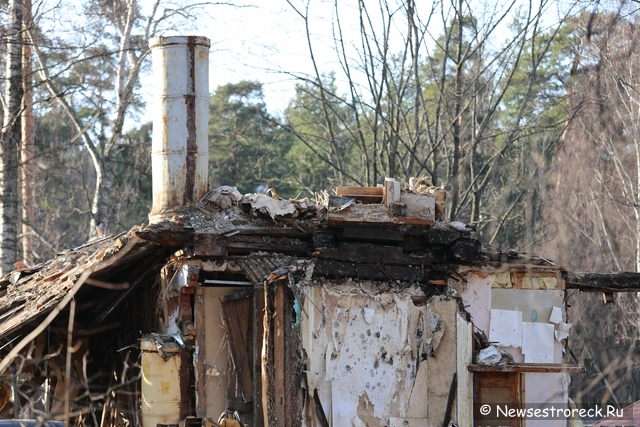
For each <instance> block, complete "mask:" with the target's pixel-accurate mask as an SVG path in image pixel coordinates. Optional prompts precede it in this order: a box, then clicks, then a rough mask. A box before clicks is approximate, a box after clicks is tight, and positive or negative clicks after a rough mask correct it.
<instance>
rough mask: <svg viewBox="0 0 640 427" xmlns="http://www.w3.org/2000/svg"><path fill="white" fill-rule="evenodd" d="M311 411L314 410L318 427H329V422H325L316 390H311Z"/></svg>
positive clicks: (325, 417)
mask: <svg viewBox="0 0 640 427" xmlns="http://www.w3.org/2000/svg"><path fill="white" fill-rule="evenodd" d="M313 409H314V410H315V413H316V418H317V419H318V423H319V424H320V427H329V421H328V420H327V416H326V415H325V413H324V409H323V408H322V402H321V401H320V396H319V395H318V389H317V388H314V389H313Z"/></svg>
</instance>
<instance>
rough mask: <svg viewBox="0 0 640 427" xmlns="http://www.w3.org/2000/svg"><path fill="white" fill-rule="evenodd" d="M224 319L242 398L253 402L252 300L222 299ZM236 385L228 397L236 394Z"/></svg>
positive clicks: (245, 298)
mask: <svg viewBox="0 0 640 427" xmlns="http://www.w3.org/2000/svg"><path fill="white" fill-rule="evenodd" d="M220 306H221V307H222V319H223V322H224V325H225V328H226V329H227V342H228V343H229V349H230V351H231V357H232V359H233V364H234V365H235V374H236V376H237V377H238V384H239V386H240V394H241V395H240V396H239V397H241V398H242V400H244V401H245V402H248V401H251V400H253V396H252V395H253V387H252V382H251V362H250V361H251V360H252V357H251V356H252V352H251V351H250V348H249V346H248V344H249V342H250V341H249V328H250V326H249V319H250V314H251V299H250V298H249V297H248V296H245V297H244V298H240V299H234V298H233V297H230V298H229V299H227V300H226V298H221V300H220ZM235 388H236V385H235V384H231V390H227V396H233V395H234V394H235Z"/></svg>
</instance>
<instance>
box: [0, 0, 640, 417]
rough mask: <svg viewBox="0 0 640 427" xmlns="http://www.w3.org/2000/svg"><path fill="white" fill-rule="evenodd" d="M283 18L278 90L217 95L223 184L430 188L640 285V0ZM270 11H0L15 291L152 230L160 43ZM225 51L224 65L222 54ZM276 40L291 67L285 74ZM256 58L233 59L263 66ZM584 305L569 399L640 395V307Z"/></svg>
mask: <svg viewBox="0 0 640 427" xmlns="http://www.w3.org/2000/svg"><path fill="white" fill-rule="evenodd" d="M31 1H33V3H31ZM279 3H281V4H279V6H278V7H280V8H281V9H282V10H285V11H286V13H288V14H289V15H288V16H290V17H293V18H294V19H291V20H289V22H288V23H286V24H283V25H284V26H286V27H287V30H288V31H291V29H292V28H293V27H295V28H296V31H297V32H296V33H295V37H294V38H291V37H289V38H283V39H282V41H281V42H273V41H272V40H271V41H267V40H265V42H264V44H263V49H262V50H261V51H260V50H259V51H258V52H257V56H255V57H256V58H257V57H258V56H259V57H260V58H261V59H260V62H258V60H257V59H256V61H257V62H256V64H258V63H259V65H257V66H259V67H261V72H263V75H264V76H266V79H267V80H269V84H268V85H267V84H265V83H264V82H263V81H259V80H253V79H251V80H238V79H233V80H231V81H229V82H228V83H224V84H220V85H217V87H212V88H211V89H212V96H211V102H210V125H209V144H210V146H209V151H210V182H211V185H212V186H214V185H218V184H227V185H236V186H237V187H238V189H239V190H240V191H241V192H243V193H244V192H254V191H263V192H264V191H266V190H267V189H269V188H273V189H275V190H276V191H277V194H278V195H279V196H281V197H311V198H313V197H314V195H315V194H316V192H319V191H322V190H326V191H331V189H332V188H335V186H337V185H361V186H375V185H376V184H379V183H381V182H382V181H383V180H384V178H385V177H396V178H398V179H400V180H401V181H403V182H407V181H408V179H409V177H412V176H415V177H426V179H427V180H428V181H429V182H430V183H432V184H433V185H438V186H442V187H443V188H445V189H446V190H447V192H448V200H447V213H448V216H449V219H450V220H457V221H463V222H465V223H468V224H471V225H472V226H474V227H475V228H476V230H477V233H478V235H479V237H480V239H481V240H482V241H483V242H485V243H486V244H489V245H495V246H498V247H500V248H502V249H509V248H515V249H517V250H519V251H526V252H534V253H537V254H541V255H543V256H545V257H548V258H551V259H554V260H555V261H557V262H558V263H560V264H561V265H563V266H564V267H566V268H567V269H569V270H572V271H597V272H609V271H640V4H639V3H638V2H636V1H629V0H606V1H582V0H578V1H574V2H568V1H559V0H536V1H533V0H532V1H529V2H527V1H525V0H515V1H511V0H504V1H501V2H498V3H496V2H495V1H488V0H487V1H485V0H478V1H475V0H447V1H440V0H433V1H428V2H416V1H414V0H336V1H335V2H334V1H329V0H324V1H323V0H282V1H281V2H279ZM260 7H261V6H259V3H258V2H256V4H251V3H249V2H243V1H242V0H238V1H237V2H235V3H233V2H230V3H225V2H207V1H202V2H193V1H186V0H185V1H182V0H171V1H170V0H153V1H151V0H146V1H143V0H82V1H80V0H77V1H75V2H65V1H49V0H0V14H1V15H0V25H1V30H2V32H1V34H2V41H1V42H0V60H1V61H2V62H3V64H2V70H5V71H4V72H3V74H2V79H1V81H0V84H1V85H2V87H1V88H0V89H1V90H2V93H3V97H2V119H3V127H2V134H1V137H2V138H1V144H0V210H1V215H0V220H1V224H0V236H1V238H0V255H1V261H2V273H3V274H6V273H7V272H8V271H10V270H11V269H12V268H13V265H14V262H16V261H23V262H25V263H26V264H36V263H38V262H42V261H44V260H46V259H48V258H51V257H53V256H54V255H55V254H56V253H58V252H59V251H62V250H64V249H65V248H70V247H75V246H78V245H80V244H82V243H83V242H85V241H86V240H87V239H89V238H92V237H95V236H96V235H100V234H104V233H113V232H120V231H123V230H126V229H128V228H130V227H131V226H133V225H135V224H141V223H144V222H146V220H147V215H148V212H149V208H150V204H151V168H150V148H151V143H150V141H151V124H150V120H151V118H150V117H149V116H148V113H146V111H147V105H146V102H145V100H146V98H147V96H146V95H145V93H146V91H149V87H146V85H147V81H148V75H149V68H150V57H149V49H148V41H149V39H150V38H151V37H154V36H157V35H167V34H177V33H182V34H186V33H190V32H193V31H196V30H197V29H198V28H199V27H198V26H199V25H203V21H204V22H205V24H206V22H208V21H207V20H208V19H214V21H215V20H217V21H218V22H221V21H225V16H227V15H226V14H229V13H230V12H229V11H230V10H233V16H234V17H236V18H237V17H240V19H241V17H242V14H243V13H244V11H246V13H254V14H255V13H256V11H257V12H258V13H260ZM319 7H322V8H323V10H325V11H327V10H328V11H329V13H328V14H326V15H323V16H322V17H321V19H319V15H317V13H316V12H315V11H316V8H319ZM265 16H267V17H268V16H269V15H268V14H265ZM236 18H234V19H236ZM288 34H289V35H291V33H288ZM205 35H207V34H206V33H205ZM210 37H211V36H210ZM211 38H212V42H213V48H212V53H211V61H212V65H211V67H212V68H213V69H215V67H216V52H220V53H222V52H223V50H224V49H223V46H224V45H222V44H218V43H219V42H220V41H221V40H222V39H223V37H220V40H217V39H216V37H211ZM294 39H295V43H294ZM278 43H282V44H283V45H282V49H283V50H285V49H290V48H291V46H289V47H287V48H285V45H292V46H295V49H297V50H296V51H295V58H296V59H295V60H292V61H284V62H283V61H280V62H279V61H278V59H277V58H278V57H277V56H276V55H275V53H274V52H276V51H277V49H278ZM221 46H222V47H221ZM300 47H301V48H302V49H303V50H300V49H301V48H300ZM241 50H242V46H236V47H234V48H233V49H231V51H227V52H226V54H227V55H229V53H231V56H228V57H230V58H237V61H239V62H241V61H244V62H251V56H250V55H248V54H247V53H248V52H245V51H241ZM269 58H271V59H269ZM327 58H331V59H330V60H327ZM232 61H233V59H232ZM300 62H304V64H305V66H304V67H300V66H299V65H300ZM214 72H215V71H214ZM274 85H275V86H277V87H278V88H279V89H277V90H276V92H277V93H279V94H280V99H281V101H280V104H278V105H279V107H278V108H272V109H271V110H270V109H269V108H268V105H267V103H266V101H265V93H274V92H273V91H274V89H273V87H275V86H274ZM278 91H279V92H278ZM286 94H290V96H289V97H288V98H286ZM269 96H270V97H272V96H273V95H269ZM283 98H286V99H284V102H283V101H282V99H283ZM568 300H569V304H570V305H571V306H572V307H571V310H570V313H569V315H570V321H571V322H572V323H573V331H572V332H573V335H572V339H571V340H570V342H569V346H568V347H569V350H570V351H569V352H568V354H567V355H566V356H567V360H568V361H569V362H572V363H582V364H585V365H586V366H587V369H588V371H587V373H586V374H584V375H579V376H574V377H573V381H572V384H571V396H572V397H573V398H574V399H576V400H578V401H583V402H591V403H596V402H603V403H604V402H607V403H615V404H618V405H624V404H628V403H631V402H634V401H636V400H638V399H640V364H639V363H638V354H639V353H640V327H639V325H640V309H639V307H640V305H639V303H640V300H639V299H638V295H636V294H635V293H630V294H620V295H618V296H617V297H616V304H615V305H610V304H608V305H603V304H602V302H601V301H600V297H599V296H597V295H588V294H571V295H568ZM594 319H597V321H594Z"/></svg>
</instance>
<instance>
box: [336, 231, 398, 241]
mask: <svg viewBox="0 0 640 427" xmlns="http://www.w3.org/2000/svg"><path fill="white" fill-rule="evenodd" d="M341 237H342V238H343V239H345V240H363V241H373V242H387V241H389V242H403V241H404V233H403V232H402V231H399V230H392V229H391V230H390V229H386V228H374V227H345V228H344V229H343V230H342V234H341Z"/></svg>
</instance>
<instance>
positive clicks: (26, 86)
mask: <svg viewBox="0 0 640 427" xmlns="http://www.w3.org/2000/svg"><path fill="white" fill-rule="evenodd" d="M31 19H32V17H31V0H24V14H23V19H22V20H23V23H24V24H23V27H24V28H25V30H26V29H28V28H29V26H30V25H31ZM23 40H24V43H23V45H22V82H23V83H22V88H23V90H24V96H23V98H22V116H21V118H22V147H21V152H20V154H21V164H22V169H21V171H22V183H21V185H22V186H21V189H22V258H23V259H24V262H25V263H27V264H29V265H32V264H35V262H36V256H35V253H34V242H35V236H33V232H32V229H31V227H33V225H34V223H35V217H36V209H35V200H34V197H33V189H34V180H35V176H36V162H35V157H36V144H35V142H36V134H35V127H34V119H33V68H32V66H31V59H32V58H31V46H30V44H29V43H28V41H27V40H26V37H23Z"/></svg>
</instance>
